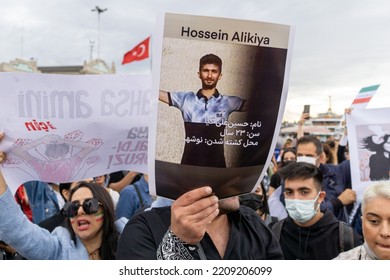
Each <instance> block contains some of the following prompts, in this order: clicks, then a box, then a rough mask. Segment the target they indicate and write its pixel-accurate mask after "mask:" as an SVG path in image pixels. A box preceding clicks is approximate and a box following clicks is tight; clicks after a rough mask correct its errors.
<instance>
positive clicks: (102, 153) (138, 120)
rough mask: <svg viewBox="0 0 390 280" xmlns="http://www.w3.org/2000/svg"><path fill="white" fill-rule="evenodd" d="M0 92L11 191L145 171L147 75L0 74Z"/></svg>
mask: <svg viewBox="0 0 390 280" xmlns="http://www.w3.org/2000/svg"><path fill="white" fill-rule="evenodd" d="M0 90H1V96H0V100H1V104H2V109H1V112H0V116H1V117H0V130H1V131H4V132H5V135H6V137H5V139H4V140H3V141H2V143H1V145H0V150H1V151H5V152H6V153H7V157H8V158H7V161H6V162H4V163H3V164H2V171H3V174H4V176H5V179H6V181H7V184H8V185H9V187H10V188H11V190H12V191H13V192H14V191H15V190H16V189H17V188H18V186H19V185H21V184H23V183H24V182H27V181H31V180H40V181H45V182H56V183H61V182H72V181H76V180H81V179H84V178H88V177H93V176H97V175H103V174H107V173H110V172H114V171H119V170H132V171H137V172H143V173H144V172H145V173H146V172H147V147H148V133H149V113H150V96H151V75H53V74H24V73H1V74H0Z"/></svg>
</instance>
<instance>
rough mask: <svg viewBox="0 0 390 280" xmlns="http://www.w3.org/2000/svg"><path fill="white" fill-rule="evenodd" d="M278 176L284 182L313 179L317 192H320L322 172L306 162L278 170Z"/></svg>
mask: <svg viewBox="0 0 390 280" xmlns="http://www.w3.org/2000/svg"><path fill="white" fill-rule="evenodd" d="M280 175H281V176H282V177H283V179H284V181H286V180H300V179H303V180H306V179H310V178H313V179H314V183H315V185H316V188H317V190H319V191H320V190H322V180H323V176H322V172H321V170H320V169H319V168H318V167H316V166H315V165H313V164H310V163H306V162H292V163H290V164H289V165H286V166H285V167H283V168H282V169H280Z"/></svg>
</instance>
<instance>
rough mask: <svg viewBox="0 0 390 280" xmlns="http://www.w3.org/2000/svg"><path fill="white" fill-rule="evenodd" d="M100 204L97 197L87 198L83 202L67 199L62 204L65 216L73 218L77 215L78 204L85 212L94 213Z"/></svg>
mask: <svg viewBox="0 0 390 280" xmlns="http://www.w3.org/2000/svg"><path fill="white" fill-rule="evenodd" d="M100 205H102V204H101V203H100V202H99V200H97V198H95V197H92V198H87V199H86V200H84V202H83V204H80V201H79V200H75V201H68V202H66V203H65V205H64V208H63V210H64V215H65V217H69V218H73V217H76V216H77V212H78V211H79V208H80V206H81V207H83V210H84V212H85V214H88V215H89V214H95V213H97V211H98V210H99V206H100Z"/></svg>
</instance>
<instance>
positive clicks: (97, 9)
mask: <svg viewBox="0 0 390 280" xmlns="http://www.w3.org/2000/svg"><path fill="white" fill-rule="evenodd" d="M91 11H92V12H97V13H98V46H97V47H98V48H97V49H98V59H100V14H101V13H104V12H105V11H107V9H102V8H99V6H96V7H95V8H94V9H92V10H91Z"/></svg>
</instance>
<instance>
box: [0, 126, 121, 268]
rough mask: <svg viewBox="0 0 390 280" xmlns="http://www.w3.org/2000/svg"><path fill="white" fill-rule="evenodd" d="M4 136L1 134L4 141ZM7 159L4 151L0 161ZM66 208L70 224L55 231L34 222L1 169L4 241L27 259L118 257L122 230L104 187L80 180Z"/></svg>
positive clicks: (0, 221)
mask: <svg viewBox="0 0 390 280" xmlns="http://www.w3.org/2000/svg"><path fill="white" fill-rule="evenodd" d="M3 138H4V133H1V134H0V141H1V140H2V139H3ZM5 159H6V155H5V153H4V152H0V163H3V162H4V161H5ZM62 211H64V215H65V216H66V217H67V218H66V220H67V221H66V227H62V226H60V227H57V228H56V229H55V230H54V231H53V232H52V233H50V232H49V231H47V230H46V229H43V228H40V227H39V226H38V225H35V224H33V223H31V222H30V221H29V220H28V219H27V217H26V216H25V215H24V214H23V213H22V211H21V210H20V207H19V206H18V205H17V204H16V202H15V199H14V198H13V196H12V193H11V191H10V189H9V188H8V187H7V185H6V182H5V180H4V178H3V175H2V173H1V172H0V240H3V241H4V242H6V243H7V244H9V245H10V246H12V247H13V248H15V249H16V250H17V251H18V252H19V253H20V254H21V255H22V256H24V257H25V258H26V259H42V260H43V259H57V260H65V259H90V260H96V259H107V260H110V259H115V251H116V246H117V241H118V238H119V232H118V231H117V230H116V227H115V212H114V206H113V202H112V199H111V197H110V195H109V194H108V192H107V191H106V190H105V189H104V188H102V187H101V186H99V185H96V184H93V183H87V182H79V183H78V184H77V186H76V187H74V188H73V189H72V190H71V193H70V200H69V201H68V202H67V203H66V204H65V206H64V208H63V210H62Z"/></svg>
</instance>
